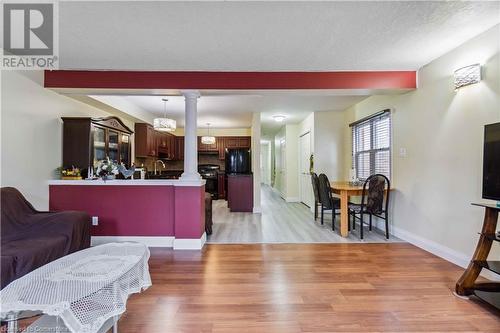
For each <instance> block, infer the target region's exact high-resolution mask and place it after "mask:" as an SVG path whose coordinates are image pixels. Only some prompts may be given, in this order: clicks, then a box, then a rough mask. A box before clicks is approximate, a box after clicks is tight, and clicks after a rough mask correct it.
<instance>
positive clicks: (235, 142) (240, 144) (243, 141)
mask: <svg viewBox="0 0 500 333" xmlns="http://www.w3.org/2000/svg"><path fill="white" fill-rule="evenodd" d="M217 140H218V141H219V159H221V160H223V159H224V158H225V157H226V149H233V148H250V147H251V145H252V137H250V136H224V137H217Z"/></svg>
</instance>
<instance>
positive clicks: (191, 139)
mask: <svg viewBox="0 0 500 333" xmlns="http://www.w3.org/2000/svg"><path fill="white" fill-rule="evenodd" d="M182 95H184V98H185V105H186V107H185V109H186V110H185V115H184V117H185V118H184V119H185V122H184V173H183V174H182V175H181V178H180V179H181V180H186V181H196V180H201V177H200V174H199V173H198V134H197V128H198V124H197V119H198V114H197V112H198V110H197V103H198V98H199V97H200V93H199V92H198V91H196V90H186V91H182Z"/></svg>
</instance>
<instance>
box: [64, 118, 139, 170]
mask: <svg viewBox="0 0 500 333" xmlns="http://www.w3.org/2000/svg"><path fill="white" fill-rule="evenodd" d="M61 119H62V120H63V165H62V166H63V167H64V168H70V167H72V166H74V167H78V168H80V169H84V170H85V173H86V170H87V168H88V167H89V166H91V165H92V166H95V165H96V163H97V161H100V160H103V159H106V158H108V157H109V158H110V159H111V160H113V161H116V162H118V163H123V164H125V165H126V166H127V167H130V164H131V153H130V150H131V149H130V148H131V146H130V145H131V142H130V135H131V134H132V133H133V132H132V130H130V129H129V128H128V127H127V126H126V125H125V124H124V123H123V122H122V121H121V120H120V119H119V118H117V117H107V118H83V117H78V118H74V117H63V118H61ZM85 176H86V174H85Z"/></svg>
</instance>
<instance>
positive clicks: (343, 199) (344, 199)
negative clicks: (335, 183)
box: [340, 191, 349, 237]
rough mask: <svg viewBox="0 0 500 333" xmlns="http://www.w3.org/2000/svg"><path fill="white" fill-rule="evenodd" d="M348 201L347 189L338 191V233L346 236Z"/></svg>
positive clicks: (347, 230) (347, 233) (347, 231)
mask: <svg viewBox="0 0 500 333" xmlns="http://www.w3.org/2000/svg"><path fill="white" fill-rule="evenodd" d="M348 203H349V195H348V194H347V191H341V192H340V235H341V236H342V237H347V236H348V235H349V228H348V226H349V210H348V208H347V205H348Z"/></svg>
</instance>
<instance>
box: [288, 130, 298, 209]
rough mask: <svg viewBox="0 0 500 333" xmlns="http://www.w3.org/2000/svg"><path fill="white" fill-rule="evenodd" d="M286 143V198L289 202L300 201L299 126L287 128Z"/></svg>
mask: <svg viewBox="0 0 500 333" xmlns="http://www.w3.org/2000/svg"><path fill="white" fill-rule="evenodd" d="M285 141H286V162H285V170H286V171H285V173H286V197H285V200H286V201H288V202H298V201H299V125H297V124H287V125H286V126H285Z"/></svg>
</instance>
